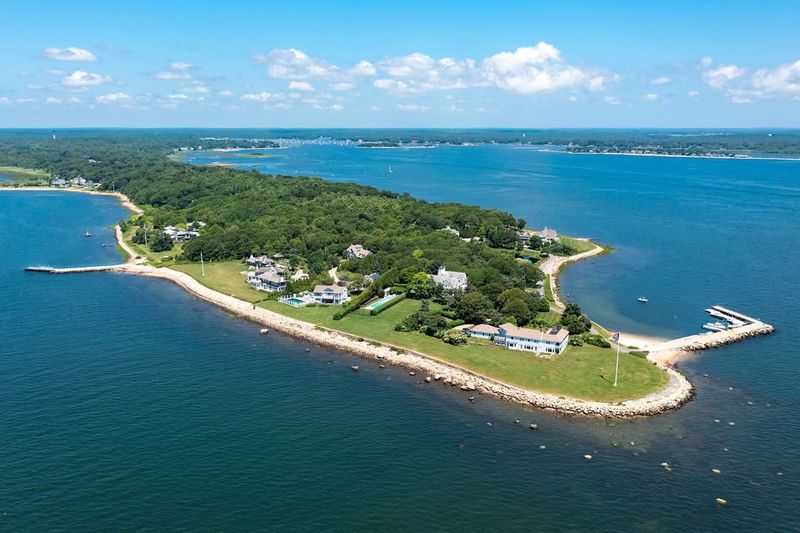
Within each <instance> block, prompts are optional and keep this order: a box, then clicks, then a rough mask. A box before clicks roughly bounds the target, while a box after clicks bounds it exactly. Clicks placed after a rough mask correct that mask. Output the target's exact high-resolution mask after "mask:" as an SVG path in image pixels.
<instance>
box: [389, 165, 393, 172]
mask: <svg viewBox="0 0 800 533" xmlns="http://www.w3.org/2000/svg"><path fill="white" fill-rule="evenodd" d="M391 173H392V164H391V163H389V174H391Z"/></svg>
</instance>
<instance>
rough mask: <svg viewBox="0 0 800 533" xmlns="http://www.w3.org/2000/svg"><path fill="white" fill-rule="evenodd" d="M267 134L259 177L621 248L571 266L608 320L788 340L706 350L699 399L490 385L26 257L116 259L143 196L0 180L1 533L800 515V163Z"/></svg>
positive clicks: (156, 286) (729, 520) (166, 288)
mask: <svg viewBox="0 0 800 533" xmlns="http://www.w3.org/2000/svg"><path fill="white" fill-rule="evenodd" d="M271 153H277V154H279V155H280V156H281V157H279V158H271V159H264V160H256V163H257V167H258V168H259V169H260V170H263V171H265V172H276V173H286V174H309V175H318V176H321V177H325V178H329V179H335V180H346V181H357V182H360V183H366V184H371V185H375V186H378V187H381V188H387V189H391V190H396V191H407V192H410V193H412V194H415V195H418V196H420V197H423V198H426V199H430V200H449V201H461V202H467V203H475V204H480V205H482V206H485V207H498V208H502V209H506V210H509V211H512V212H513V213H514V214H515V215H517V216H523V217H525V218H526V219H527V220H528V221H529V224H530V225H534V226H543V225H548V226H552V227H555V228H556V229H558V230H559V231H561V232H563V233H568V234H574V235H583V236H591V237H594V238H596V239H597V240H599V241H602V242H605V243H608V244H610V245H612V246H614V248H615V251H614V253H613V254H611V255H609V256H607V257H604V258H601V259H598V260H594V261H589V262H584V263H581V264H579V265H577V266H574V267H572V268H571V269H570V270H568V272H567V274H566V276H565V278H564V282H563V285H564V291H565V292H567V293H569V294H570V295H571V297H573V298H574V299H576V300H577V301H578V302H579V303H581V305H583V306H584V307H585V308H586V309H587V310H588V311H589V312H590V313H591V315H592V316H593V317H594V318H596V319H598V320H599V321H601V322H603V323H606V324H608V325H609V326H610V327H615V328H621V329H625V330H630V331H635V332H640V333H650V334H660V335H676V334H683V333H690V332H694V331H697V330H698V327H699V325H700V324H701V323H702V322H703V321H705V320H706V316H705V315H704V313H703V312H702V310H703V308H704V307H706V306H708V305H710V304H714V303H721V304H723V305H727V306H730V307H733V308H734V309H739V310H741V311H743V312H747V313H751V314H754V315H757V316H760V317H761V318H763V319H765V320H767V321H769V322H771V323H773V324H775V325H776V326H777V327H778V333H776V334H775V335H772V336H769V337H763V338H759V339H754V340H751V341H748V342H744V343H740V344H737V345H734V346H729V347H726V348H723V349H720V350H715V351H710V352H705V353H703V354H701V355H700V356H698V357H696V358H694V359H693V360H691V361H689V362H687V363H686V364H685V365H684V370H685V371H686V372H687V373H688V374H689V375H690V377H691V378H692V379H693V381H694V382H695V383H696V384H697V386H698V395H697V398H696V399H695V400H694V401H693V402H691V403H690V404H689V405H687V406H686V407H684V408H683V409H681V410H679V411H677V412H672V413H668V414H665V415H662V416H658V417H655V418H650V419H647V420H637V421H628V422H620V423H615V424H608V423H605V422H601V421H593V420H589V421H586V420H575V419H571V418H564V417H559V416H556V415H552V414H546V413H542V412H538V411H531V410H524V409H521V408H518V407H515V406H509V405H505V404H502V403H499V402H495V401H492V400H489V399H482V398H479V400H478V401H477V402H476V403H475V404H470V403H469V402H467V400H466V398H465V396H464V395H463V394H462V393H461V392H460V391H453V390H451V389H449V388H444V387H441V386H435V385H425V384H420V383H417V381H416V378H412V377H409V376H408V375H407V373H405V372H403V371H401V370H395V369H384V370H381V369H379V368H377V366H374V365H372V364H369V363H367V364H365V363H363V362H362V363H361V367H362V371H361V372H359V373H358V374H354V373H352V372H351V371H350V369H349V366H350V364H352V363H353V362H354V359H353V358H351V357H350V356H348V355H346V354H342V353H339V352H334V351H329V350H324V349H322V348H318V347H316V346H312V345H306V344H304V343H301V342H298V341H295V340H293V339H290V338H287V337H282V336H280V335H270V336H268V337H260V336H259V335H258V331H257V328H256V327H254V326H253V325H250V324H248V323H245V322H242V321H240V320H236V319H233V318H230V317H229V316H227V315H226V314H225V313H224V312H222V311H220V310H218V309H216V308H214V307H211V306H209V305H207V304H205V303H203V302H200V301H198V300H196V299H194V298H192V297H191V296H189V295H187V294H186V293H185V292H183V291H182V290H180V289H178V288H177V287H176V286H173V285H171V284H169V283H168V282H166V281H162V280H150V279H142V278H135V277H128V276H125V275H121V274H86V275H76V276H47V275H37V274H33V273H25V272H23V271H22V269H23V268H24V267H25V266H27V265H30V264H38V263H45V264H52V265H56V266H72V265H89V264H100V263H106V262H112V261H117V260H118V255H117V252H116V250H115V248H114V247H113V246H109V247H106V248H103V247H102V246H101V244H103V243H111V242H113V236H112V234H111V231H110V229H109V227H110V225H111V224H113V223H114V222H116V221H117V220H119V219H120V218H123V217H124V216H126V214H125V212H124V211H123V210H122V209H121V208H120V207H119V206H118V205H117V204H116V203H115V202H113V201H112V200H109V199H107V198H99V197H90V196H81V195H68V194H59V193H46V192H42V193H2V192H0V252H2V253H0V409H2V410H1V411H0V529H2V530H8V531H44V530H64V531H75V530H133V529H135V530H165V529H185V530H207V531H238V530H241V531H251V530H271V531H272V530H276V531H277V530H284V531H290V530H291V531H295V530H306V531H310V530H315V531H316V530H341V531H376V530H401V531H414V530H416V531H419V530H431V529H433V530H441V529H462V530H472V531H484V530H487V529H504V530H522V531H555V530H566V529H571V530H603V531H674V530H685V529H692V530H696V531H705V530H714V529H723V528H726V529H729V530H737V531H744V530H750V531H753V530H759V531H766V530H770V531H796V530H798V528H799V527H800V519H798V516H799V514H798V510H797V508H798V505H800V496H798V494H800V451H799V450H798V446H797V442H798V440H800V422H799V421H798V418H797V416H796V410H797V406H798V393H797V383H798V380H800V362H799V361H798V352H797V349H796V343H795V342H793V341H794V339H795V338H796V332H797V331H798V329H800V303H798V296H799V295H798V292H799V290H800V289H799V288H800V256H799V255H798V245H800V228H799V226H800V214H799V213H798V210H800V163H797V162H782V161H718V160H691V159H667V158H645V157H615V156H589V155H568V154H561V153H548V152H541V151H537V150H536V149H531V148H522V147H513V146H477V147H440V148H434V149H413V150H399V149H381V150H376V149H357V148H354V147H347V146H336V145H302V146H299V147H296V148H290V149H286V150H279V151H274V152H271ZM192 159H193V162H195V163H209V162H213V161H215V160H218V157H217V156H216V155H213V154H193V155H192ZM253 161H254V160H253V159H241V160H237V159H236V157H233V158H232V157H231V156H225V162H241V163H247V164H248V165H252V164H253ZM389 164H391V167H392V172H391V173H389V172H388V167H389ZM86 230H90V231H92V233H93V234H94V236H93V237H92V238H88V239H87V238H85V237H84V236H83V233H84V232H85V231H86ZM639 295H646V296H647V297H648V298H649V299H650V304H648V305H647V306H642V305H640V304H638V302H636V297H638V296H639ZM307 347H308V348H310V349H311V351H310V352H309V353H306V352H305V349H306V348H307ZM705 374H707V375H708V377H705V376H704V375H705ZM623 378H624V376H623ZM515 420H520V421H521V423H520V424H515V422H514V421H515ZM715 420H719V422H716V421H715ZM534 421H535V422H537V423H538V424H539V427H540V429H539V431H537V432H532V431H530V430H528V429H527V424H529V423H531V422H534ZM729 422H734V424H735V425H730V424H729ZM540 446H545V448H544V449H542V448H540ZM584 454H591V455H592V456H593V458H592V459H591V460H586V459H584V457H583V456H584ZM662 462H668V463H670V465H671V468H672V471H666V470H665V469H663V468H662V467H660V466H659V464H660V463H662ZM712 468H718V469H720V470H721V474H719V475H715V474H713V473H712V472H711V469H712ZM779 474H782V475H779ZM717 497H722V498H726V499H727V500H728V502H729V504H728V505H727V506H725V507H718V506H716V505H715V503H714V499H715V498H717Z"/></svg>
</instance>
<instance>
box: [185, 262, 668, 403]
mask: <svg viewBox="0 0 800 533" xmlns="http://www.w3.org/2000/svg"><path fill="white" fill-rule="evenodd" d="M172 268H174V269H175V270H179V271H181V272H186V273H187V274H189V275H191V276H192V277H194V278H195V279H196V280H198V281H199V282H200V283H202V284H203V285H205V286H207V287H209V288H211V289H214V290H217V291H219V292H222V293H224V294H230V295H233V296H235V297H237V298H239V299H241V300H245V301H248V302H253V303H255V304H256V305H258V306H260V307H263V308H265V309H269V310H271V311H275V312H277V313H280V314H282V315H285V316H288V317H292V318H297V319H299V320H304V321H307V322H311V323H314V324H317V325H319V326H322V327H326V328H330V329H336V330H339V331H343V332H345V333H350V334H352V335H354V336H356V337H362V338H364V339H367V340H374V341H377V342H382V343H386V344H392V345H394V346H398V347H400V348H406V349H410V350H415V351H418V352H422V353H424V354H426V355H428V356H431V357H433V358H436V359H440V360H442V361H445V362H448V363H451V364H454V365H458V366H461V367H464V368H467V369H469V370H472V371H474V372H478V373H480V374H483V375H486V376H489V377H491V378H494V379H497V380H499V381H502V382H505V383H508V384H510V385H515V386H517V387H521V388H524V389H528V390H533V391H539V392H547V393H551V394H556V395H559V396H565V397H571V398H579V399H585V400H600V401H609V402H615V401H622V400H627V399H631V398H637V397H641V396H644V395H645V394H648V393H650V392H653V391H656V390H658V389H659V388H660V387H662V386H663V385H664V384H665V383H666V380H667V376H666V374H665V373H664V371H663V370H661V369H659V368H657V367H655V366H653V365H652V364H651V363H649V362H648V361H646V360H645V359H642V358H641V357H635V356H632V355H629V354H624V353H623V354H620V379H619V385H618V386H617V387H616V388H615V387H613V386H612V383H613V380H614V374H613V372H614V362H615V357H616V352H615V351H614V350H610V349H603V348H597V347H595V346H589V345H586V346H581V347H574V346H570V347H569V348H567V350H566V351H565V352H564V353H563V354H562V355H560V356H557V357H555V358H553V359H544V358H541V357H537V356H535V355H533V354H530V353H526V352H519V351H513V350H506V349H503V348H499V347H496V346H491V345H489V344H488V343H487V342H481V341H476V340H470V343H469V344H468V345H467V346H452V345H450V344H446V343H444V342H442V341H440V340H439V339H436V338H434V337H428V336H427V335H423V334H421V333H402V332H398V331H395V330H394V326H395V325H396V324H397V323H398V322H400V321H401V320H402V319H403V318H404V317H406V316H407V315H409V314H411V313H413V312H415V311H417V310H418V309H419V305H420V303H419V301H417V300H410V299H408V300H403V301H402V302H399V303H398V304H396V305H395V306H393V307H391V308H389V309H387V310H386V311H384V312H383V313H381V314H379V315H375V316H370V315H369V314H366V313H363V314H362V313H350V314H349V315H347V316H346V317H344V318H343V319H341V320H334V319H333V315H334V313H336V311H338V310H339V307H338V306H311V307H299V308H298V307H291V306H289V305H285V304H282V303H279V302H277V301H275V300H265V299H264V297H265V294H264V293H261V292H258V291H256V290H254V289H251V288H250V287H248V286H247V285H246V283H245V282H244V279H243V277H242V276H241V274H240V272H242V271H243V270H244V269H245V267H244V265H243V264H242V263H240V262H238V261H226V262H219V263H206V265H205V270H206V275H205V276H201V275H200V265H199V264H196V263H187V264H178V265H175V266H173V267H172ZM440 308H441V307H440V306H439V305H438V304H431V310H432V311H437V310H439V309H440Z"/></svg>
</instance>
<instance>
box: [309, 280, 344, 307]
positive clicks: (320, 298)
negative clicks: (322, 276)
mask: <svg viewBox="0 0 800 533" xmlns="http://www.w3.org/2000/svg"><path fill="white" fill-rule="evenodd" d="M313 294H314V302H316V303H318V304H333V305H341V304H344V303H346V302H348V301H349V300H350V296H349V295H348V293H347V287H342V286H341V285H317V286H315V287H314V293H313Z"/></svg>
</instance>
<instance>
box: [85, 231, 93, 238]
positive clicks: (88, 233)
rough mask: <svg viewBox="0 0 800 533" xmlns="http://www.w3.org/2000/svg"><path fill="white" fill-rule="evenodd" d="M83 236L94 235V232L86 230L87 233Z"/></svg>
mask: <svg viewBox="0 0 800 533" xmlns="http://www.w3.org/2000/svg"><path fill="white" fill-rule="evenodd" d="M83 236H84V237H91V236H92V232H91V231H89V230H86V233H84V234H83Z"/></svg>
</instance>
